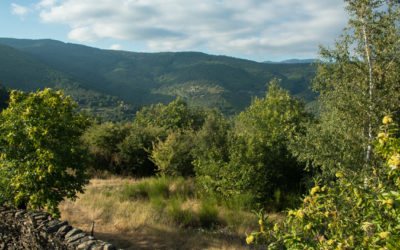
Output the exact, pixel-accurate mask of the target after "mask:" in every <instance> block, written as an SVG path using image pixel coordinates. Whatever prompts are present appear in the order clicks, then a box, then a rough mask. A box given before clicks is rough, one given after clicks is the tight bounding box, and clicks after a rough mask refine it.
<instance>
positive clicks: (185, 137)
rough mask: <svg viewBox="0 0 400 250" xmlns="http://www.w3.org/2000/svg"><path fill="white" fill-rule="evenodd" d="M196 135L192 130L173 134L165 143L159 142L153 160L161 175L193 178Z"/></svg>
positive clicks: (152, 156) (153, 153)
mask: <svg viewBox="0 0 400 250" xmlns="http://www.w3.org/2000/svg"><path fill="white" fill-rule="evenodd" d="M194 147H195V144H194V134H193V132H191V131H190V130H188V131H177V132H172V133H170V134H169V135H168V137H167V139H166V140H165V141H159V142H158V143H157V144H155V145H154V147H153V151H152V152H151V160H152V161H153V162H154V163H155V164H156V165H157V167H158V171H159V172H160V174H161V175H168V176H193V175H194V169H193V168H194V167H193V164H192V162H193V160H194V157H193V154H192V151H193V148H194Z"/></svg>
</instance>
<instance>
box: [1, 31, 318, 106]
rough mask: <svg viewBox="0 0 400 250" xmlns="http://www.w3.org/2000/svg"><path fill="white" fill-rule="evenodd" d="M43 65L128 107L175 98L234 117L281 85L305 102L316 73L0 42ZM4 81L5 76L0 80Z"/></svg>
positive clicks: (200, 57) (301, 67) (224, 60)
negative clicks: (273, 84) (273, 83)
mask: <svg viewBox="0 0 400 250" xmlns="http://www.w3.org/2000/svg"><path fill="white" fill-rule="evenodd" d="M0 44H5V45H8V46H11V47H13V48H15V49H17V50H19V51H21V52H23V53H25V54H26V55H29V56H30V57H31V58H34V59H36V60H38V61H40V63H42V64H44V65H47V66H49V67H51V68H53V69H56V70H57V71H59V72H62V73H64V74H66V75H68V76H70V77H72V78H73V79H76V80H77V81H79V82H80V83H81V84H82V87H84V88H86V89H90V90H95V91H99V92H102V93H107V94H109V95H112V96H117V97H120V98H122V99H123V100H124V101H125V102H127V103H130V104H140V105H148V104H151V103H157V102H163V103H167V102H169V101H171V100H173V99H175V98H176V97H177V96H181V97H183V98H184V99H185V100H186V101H187V102H188V103H189V104H192V105H199V106H203V107H218V108H219V109H221V110H222V111H223V112H225V113H235V112H238V111H240V110H242V109H243V108H244V107H246V106H247V105H249V104H250V101H251V98H252V97H253V96H263V95H264V93H265V90H266V86H265V84H266V83H267V82H269V81H270V80H271V79H272V78H274V77H277V78H280V79H282V86H283V87H284V88H287V89H288V90H289V91H290V92H291V93H292V94H293V95H295V96H298V97H301V98H303V99H305V100H306V101H311V100H313V99H314V97H315V95H314V94H313V93H312V92H311V91H310V90H309V89H308V86H309V84H310V79H311V78H312V77H313V76H314V74H315V68H314V67H313V66H311V65H310V64H304V63H303V64H265V63H257V62H253V61H249V60H243V59H237V58H231V57H226V56H212V55H207V54H204V53H198V52H179V53H169V52H167V53H134V52H125V51H111V50H101V49H96V48H91V47H87V46H82V45H76V44H68V43H63V42H59V41H54V40H24V39H10V38H0ZM0 77H1V75H0Z"/></svg>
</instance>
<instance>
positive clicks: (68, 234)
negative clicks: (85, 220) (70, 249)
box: [65, 228, 82, 239]
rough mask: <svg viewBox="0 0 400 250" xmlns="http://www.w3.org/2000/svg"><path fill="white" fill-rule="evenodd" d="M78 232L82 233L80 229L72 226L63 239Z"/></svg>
mask: <svg viewBox="0 0 400 250" xmlns="http://www.w3.org/2000/svg"><path fill="white" fill-rule="evenodd" d="M79 233H82V230H80V229H76V228H73V229H72V230H71V231H69V232H68V233H67V234H66V235H65V239H68V238H71V237H72V236H74V235H75V234H79Z"/></svg>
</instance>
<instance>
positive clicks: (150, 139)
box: [118, 125, 167, 177]
mask: <svg viewBox="0 0 400 250" xmlns="http://www.w3.org/2000/svg"><path fill="white" fill-rule="evenodd" d="M166 137H167V130H165V129H164V128H161V127H154V126H150V125H149V126H147V127H139V126H134V127H133V128H132V129H131V132H130V134H129V136H127V137H126V138H125V139H124V140H123V141H122V142H121V143H120V144H119V145H118V149H119V151H120V153H119V158H120V159H121V171H122V172H123V173H125V174H128V175H131V176H135V177H145V176H151V175H154V174H155V172H156V170H157V166H156V165H155V164H154V163H153V162H152V161H151V160H150V156H151V150H152V147H153V144H154V143H156V142H157V141H158V140H160V141H164V140H165V138H166Z"/></svg>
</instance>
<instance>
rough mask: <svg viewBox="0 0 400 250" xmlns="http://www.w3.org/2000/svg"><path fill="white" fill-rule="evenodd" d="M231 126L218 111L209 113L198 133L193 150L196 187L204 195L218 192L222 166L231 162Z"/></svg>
mask: <svg viewBox="0 0 400 250" xmlns="http://www.w3.org/2000/svg"><path fill="white" fill-rule="evenodd" d="M230 129H231V124H230V123H229V122H228V121H227V119H226V118H225V117H224V116H223V115H222V114H221V113H219V112H218V111H211V112H208V113H207V116H206V118H205V121H204V124H203V127H202V128H201V129H200V130H199V131H198V132H197V134H196V138H195V145H196V146H195V148H194V150H193V155H194V158H195V160H194V162H193V164H194V166H195V172H196V185H197V187H198V188H199V190H201V191H202V192H203V193H208V194H212V193H214V192H216V191H217V188H218V187H219V185H220V184H219V182H220V181H221V180H222V178H223V176H221V166H222V165H223V164H226V162H228V160H229V150H228V143H229V138H228V137H229V132H230Z"/></svg>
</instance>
